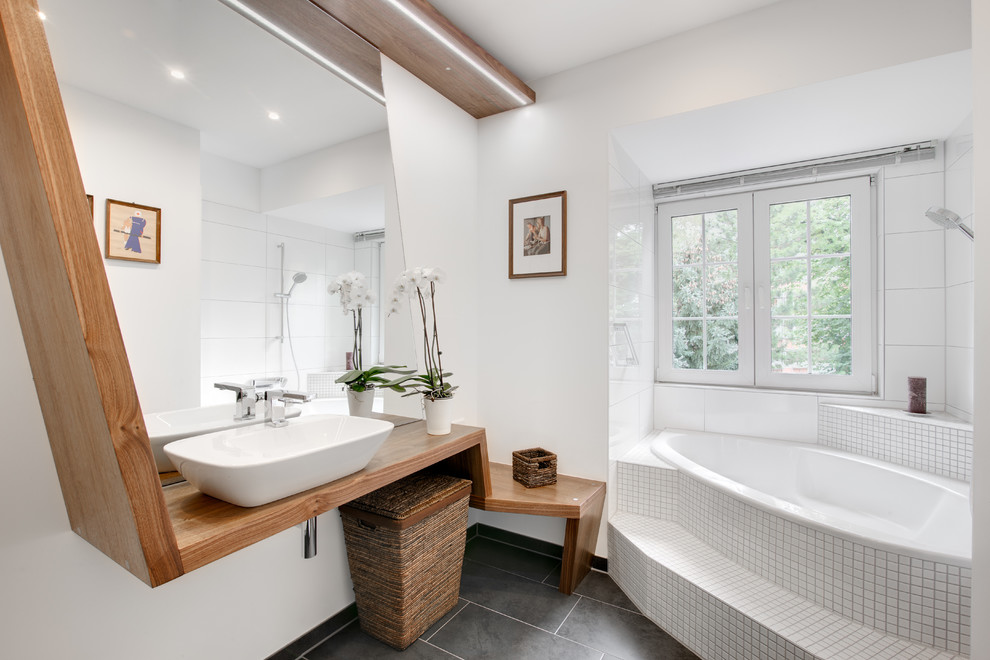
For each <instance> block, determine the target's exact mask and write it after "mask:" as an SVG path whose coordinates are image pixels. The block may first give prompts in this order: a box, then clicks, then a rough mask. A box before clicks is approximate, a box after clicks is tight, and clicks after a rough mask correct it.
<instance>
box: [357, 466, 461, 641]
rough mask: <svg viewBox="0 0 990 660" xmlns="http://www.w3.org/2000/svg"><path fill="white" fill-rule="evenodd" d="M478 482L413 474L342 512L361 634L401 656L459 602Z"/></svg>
mask: <svg viewBox="0 0 990 660" xmlns="http://www.w3.org/2000/svg"><path fill="white" fill-rule="evenodd" d="M470 494H471V482H470V481H469V480H466V479H458V478H456V477H450V476H446V475H436V474H414V475H411V476H409V477H406V478H404V479H400V480H399V481H396V482H395V483H392V484H389V485H388V486H385V487H383V488H379V489H378V490H376V491H374V492H371V493H369V494H367V495H365V496H364V497H360V498H358V499H356V500H353V501H351V502H349V503H347V504H345V505H343V506H341V507H340V517H341V519H342V520H343V523H344V542H345V544H346V546H347V564H348V566H349V567H350V570H351V581H352V582H353V583H354V599H355V600H356V601H357V608H358V618H359V619H360V622H361V629H362V630H363V631H364V632H366V633H368V634H369V635H371V636H372V637H375V638H376V639H379V640H381V641H383V642H385V643H386V644H388V645H389V646H391V647H393V648H396V649H399V650H400V651H401V650H403V649H405V648H406V647H407V646H409V645H410V644H412V643H413V642H415V641H416V639H417V638H418V637H419V636H420V635H422V634H423V632H424V631H425V630H426V629H427V628H429V627H430V626H431V625H433V624H434V623H436V622H437V621H438V620H440V619H441V618H442V617H443V615H444V614H446V613H447V612H449V611H450V610H451V609H453V608H454V606H455V605H456V604H457V598H458V594H459V592H460V588H461V568H462V565H463V562H464V544H465V541H466V537H467V515H468V497H469V495H470Z"/></svg>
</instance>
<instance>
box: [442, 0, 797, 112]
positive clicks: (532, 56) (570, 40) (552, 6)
mask: <svg viewBox="0 0 990 660" xmlns="http://www.w3.org/2000/svg"><path fill="white" fill-rule="evenodd" d="M430 1H431V3H432V4H433V6H434V7H436V8H437V9H438V10H440V13H441V14H443V15H444V16H446V17H447V18H448V19H450V21H451V22H452V23H454V25H456V26H457V27H459V28H460V29H461V30H462V31H464V32H465V33H466V34H467V35H468V36H470V37H471V38H472V39H474V40H475V41H476V42H478V44H480V45H481V46H482V47H483V48H484V49H485V50H487V51H488V52H489V53H491V54H492V55H494V56H495V58H496V59H498V60H499V61H501V62H502V63H503V64H504V65H505V66H507V67H508V68H509V70H510V71H512V72H513V73H515V74H516V75H517V76H519V77H520V78H522V79H523V80H524V81H527V82H530V81H533V80H538V79H539V78H543V77H545V76H548V75H551V74H554V73H559V72H561V71H566V70H567V69H573V68H574V67H577V66H580V65H582V64H587V63H588V62H593V61H595V60H599V59H602V58H603V57H607V56H609V55H615V54H617V53H621V52H624V51H627V50H632V49H633V48H637V47H639V46H644V45H646V44H649V43H653V42H654V41H659V40H660V39H663V38H665V37H669V36H671V35H674V34H678V33H681V32H686V31H688V30H691V29H694V28H697V27H701V26H702V25H706V24H708V23H714V22H716V21H720V20H722V19H725V18H729V17H731V16H736V15H738V14H743V13H745V12H748V11H752V10H753V9H757V8H759V7H763V6H766V5H771V4H773V3H775V2H778V1H779V0H498V1H497V2H493V1H492V0H430ZM537 102H539V98H537Z"/></svg>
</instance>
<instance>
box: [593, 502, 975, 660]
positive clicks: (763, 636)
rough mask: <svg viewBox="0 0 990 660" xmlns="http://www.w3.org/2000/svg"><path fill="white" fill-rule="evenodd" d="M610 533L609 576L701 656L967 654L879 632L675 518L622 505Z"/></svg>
mask: <svg viewBox="0 0 990 660" xmlns="http://www.w3.org/2000/svg"><path fill="white" fill-rule="evenodd" d="M608 536H609V574H610V575H611V576H612V577H613V578H614V579H615V581H616V583H617V584H618V585H619V586H620V587H621V588H622V589H623V591H625V592H626V594H627V595H628V596H629V597H630V598H631V599H632V601H633V602H634V603H635V604H636V605H637V606H638V607H639V608H640V610H642V611H643V613H644V614H645V615H646V616H648V617H649V618H650V619H652V620H653V621H654V622H656V623H657V624H658V625H659V626H661V627H662V628H663V629H664V630H666V631H667V632H668V633H670V634H671V635H673V636H674V637H676V638H677V639H678V640H680V641H681V642H682V643H684V644H685V645H686V646H687V647H688V648H690V649H691V650H692V651H694V652H695V653H697V654H698V655H699V656H700V657H702V658H704V659H705V660H738V659H740V658H746V659H747V660H748V659H754V660H757V659H759V660H763V659H766V660H777V659H785V660H791V659H793V660H853V659H856V660H882V659H884V658H890V659H897V660H902V659H907V658H937V659H938V660H950V659H958V658H962V657H964V656H960V655H956V654H953V653H949V652H945V651H942V652H940V651H938V650H935V649H932V648H931V647H930V646H925V645H922V644H920V643H917V642H911V641H908V640H905V639H898V638H896V637H893V636H891V635H889V634H883V633H881V632H879V631H877V630H874V629H873V628H872V627H870V626H868V625H866V624H863V623H860V622H856V621H852V620H849V619H848V618H846V617H843V616H840V615H839V614H837V613H835V612H832V611H829V610H827V609H825V608H823V607H821V606H819V605H817V604H815V603H813V602H810V601H808V600H807V599H804V598H801V597H799V596H797V595H796V594H794V593H792V592H790V591H788V590H787V589H785V588H784V587H782V586H780V585H777V584H774V583H772V582H770V581H769V580H766V579H764V578H761V577H759V576H757V575H754V574H753V573H752V572H750V571H748V570H747V569H745V568H743V567H742V566H739V565H738V564H736V563H734V562H733V561H732V560H730V559H729V558H727V557H725V556H722V555H721V554H720V553H719V552H717V551H716V550H715V549H713V548H712V547H710V546H709V545H707V544H706V543H704V542H702V541H701V540H699V539H698V538H696V537H695V536H694V535H692V534H691V533H690V532H689V531H688V530H686V529H685V528H683V527H682V526H681V525H679V524H677V523H676V522H674V521H670V520H658V519H655V518H651V517H647V516H643V515H638V514H632V513H628V512H623V511H620V512H619V513H617V514H616V515H615V516H613V517H612V519H611V520H610V522H609V529H608ZM896 565H897V566H898V568H899V567H900V562H899V561H898V562H896ZM906 566H907V567H908V568H911V564H910V562H908V563H907V564H906ZM923 571H924V568H923V567H922V574H923ZM949 572H950V571H949V570H946V575H948V574H949ZM958 577H959V578H960V579H961V578H962V575H961V573H960V574H959V576H958ZM960 581H961V580H960Z"/></svg>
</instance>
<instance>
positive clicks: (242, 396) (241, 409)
mask: <svg viewBox="0 0 990 660" xmlns="http://www.w3.org/2000/svg"><path fill="white" fill-rule="evenodd" d="M213 387H215V388H217V389H218V390H229V391H231V392H233V393H234V394H236V395H237V399H236V400H235V402H234V421H235V422H236V421H240V420H243V419H254V412H255V408H256V407H257V405H258V394H257V391H256V390H255V385H254V381H253V380H252V381H251V382H250V383H249V384H247V385H242V384H240V383H213Z"/></svg>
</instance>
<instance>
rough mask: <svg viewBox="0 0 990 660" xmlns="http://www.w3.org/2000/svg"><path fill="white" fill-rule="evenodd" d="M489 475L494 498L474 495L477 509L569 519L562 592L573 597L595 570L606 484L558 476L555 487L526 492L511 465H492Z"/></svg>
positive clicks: (472, 502) (527, 490)
mask: <svg viewBox="0 0 990 660" xmlns="http://www.w3.org/2000/svg"><path fill="white" fill-rule="evenodd" d="M489 472H490V474H491V481H492V494H491V496H486V497H482V496H480V495H476V494H472V495H471V506H473V507H474V508H476V509H481V510H483V511H501V512H503V513H525V514H529V515H533V516H553V517H556V518H566V519H567V527H566V530H565V532H564V560H563V565H562V566H561V567H560V591H561V592H562V593H565V594H570V593H571V592H572V591H574V589H575V588H576V587H577V585H578V584H580V582H581V580H582V579H584V576H585V575H587V574H588V571H589V570H591V558H592V557H593V556H594V554H595V544H596V543H597V542H598V528H599V526H600V525H601V521H602V510H603V508H604V506H605V483H604V482H602V481H593V480H591V479H581V478H579V477H569V476H566V475H562V474H558V475H557V483H556V484H554V485H552V486H542V487H540V488H526V487H525V486H523V485H522V484H521V483H519V482H517V481H515V480H514V479H513V478H512V466H511V465H504V464H502V463H492V464H491V465H490V466H489Z"/></svg>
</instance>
